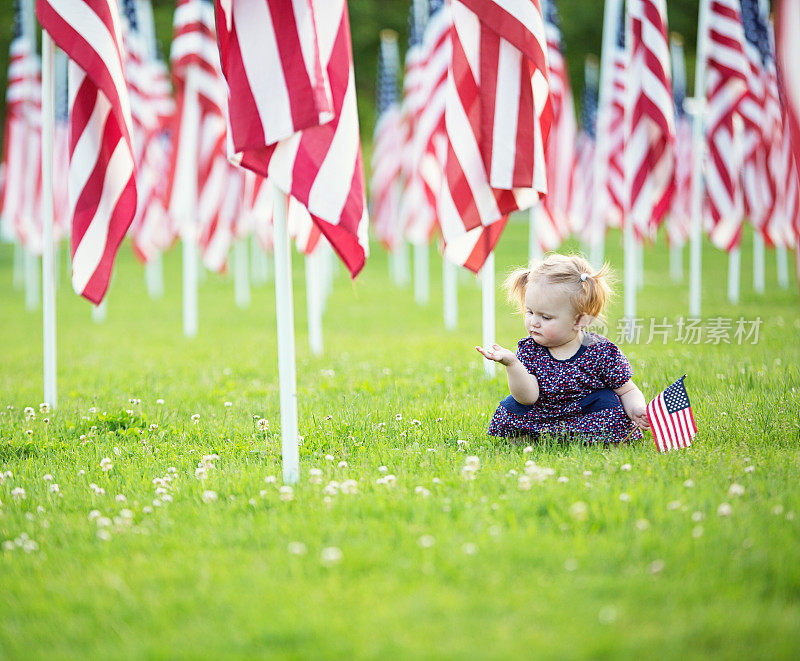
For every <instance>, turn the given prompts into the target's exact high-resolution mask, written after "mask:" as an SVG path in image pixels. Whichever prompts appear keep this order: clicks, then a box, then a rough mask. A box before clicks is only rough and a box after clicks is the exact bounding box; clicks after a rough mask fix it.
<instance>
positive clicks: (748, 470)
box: [744, 466, 756, 473]
mask: <svg viewBox="0 0 800 661" xmlns="http://www.w3.org/2000/svg"><path fill="white" fill-rule="evenodd" d="M755 470H756V467H755V466H745V467H744V472H745V473H754V472H755Z"/></svg>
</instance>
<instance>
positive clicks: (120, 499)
mask: <svg viewBox="0 0 800 661" xmlns="http://www.w3.org/2000/svg"><path fill="white" fill-rule="evenodd" d="M114 500H116V501H117V502H118V503H125V502H128V499H127V498H126V497H125V495H124V494H121V493H118V494H117V495H116V496H114Z"/></svg>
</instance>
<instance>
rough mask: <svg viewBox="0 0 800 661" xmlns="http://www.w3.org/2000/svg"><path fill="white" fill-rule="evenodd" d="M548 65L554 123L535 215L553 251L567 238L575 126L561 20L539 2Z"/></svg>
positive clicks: (552, 6)
mask: <svg viewBox="0 0 800 661" xmlns="http://www.w3.org/2000/svg"><path fill="white" fill-rule="evenodd" d="M542 11H543V14H544V26H545V34H546V35H547V64H548V70H549V78H548V80H549V81H550V99H551V103H552V105H553V123H552V126H551V128H550V137H549V138H548V140H547V148H546V150H545V159H546V162H547V168H546V170H547V195H546V196H545V197H544V198H543V199H542V208H543V210H544V211H545V213H543V214H536V216H535V217H536V219H537V221H539V222H537V227H536V236H537V238H538V239H539V244H540V247H541V249H542V251H543V252H547V251H548V250H555V249H556V248H558V246H559V245H560V244H561V243H562V241H564V240H565V239H566V238H567V236H569V233H570V229H571V222H570V194H571V187H572V177H573V165H574V157H575V141H576V139H577V124H576V120H575V109H574V104H573V100H572V88H571V86H570V82H569V75H568V72H567V66H566V62H565V60H564V55H563V47H564V46H563V40H562V37H561V26H560V23H561V19H560V17H559V15H558V7H557V5H556V0H542Z"/></svg>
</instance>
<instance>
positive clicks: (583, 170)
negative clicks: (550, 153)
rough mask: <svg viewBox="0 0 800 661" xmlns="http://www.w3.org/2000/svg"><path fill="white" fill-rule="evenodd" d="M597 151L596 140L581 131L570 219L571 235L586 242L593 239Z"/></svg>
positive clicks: (576, 154)
mask: <svg viewBox="0 0 800 661" xmlns="http://www.w3.org/2000/svg"><path fill="white" fill-rule="evenodd" d="M595 149H596V145H595V141H594V138H592V136H590V135H589V134H588V133H587V132H586V131H583V130H581V131H580V132H579V133H578V138H577V140H576V142H575V164H574V166H573V172H572V187H571V192H570V204H569V218H570V231H571V233H572V234H574V235H575V236H577V237H578V238H580V239H581V240H582V241H586V242H588V241H589V240H590V238H591V237H590V235H589V229H590V222H591V219H592V218H593V217H594V216H593V214H594V178H595V176H596V173H595V169H594V156H595Z"/></svg>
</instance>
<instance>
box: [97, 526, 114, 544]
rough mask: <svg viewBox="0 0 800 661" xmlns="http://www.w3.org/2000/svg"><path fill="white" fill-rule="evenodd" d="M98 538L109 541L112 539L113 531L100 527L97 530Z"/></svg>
mask: <svg viewBox="0 0 800 661" xmlns="http://www.w3.org/2000/svg"><path fill="white" fill-rule="evenodd" d="M97 539H99V540H100V541H101V542H107V541H109V540H110V539H111V533H110V532H109V531H108V530H106V529H105V528H100V529H99V530H98V531H97Z"/></svg>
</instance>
